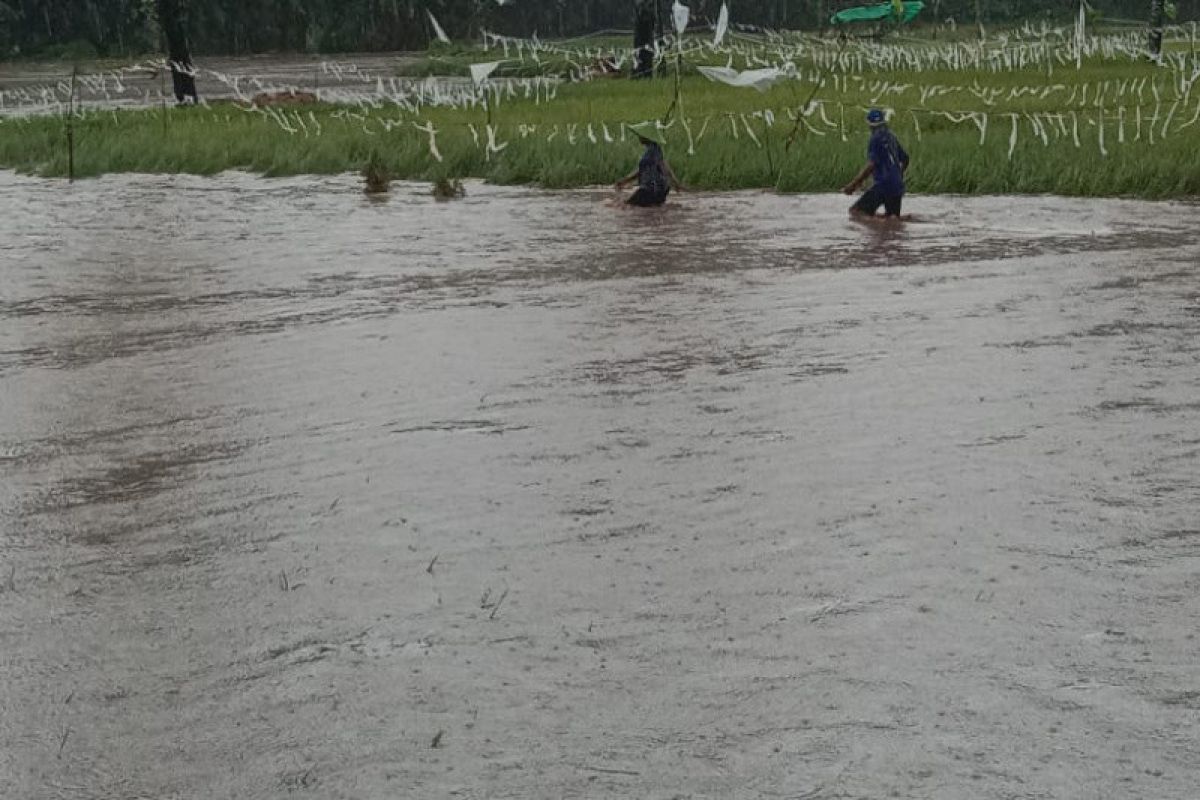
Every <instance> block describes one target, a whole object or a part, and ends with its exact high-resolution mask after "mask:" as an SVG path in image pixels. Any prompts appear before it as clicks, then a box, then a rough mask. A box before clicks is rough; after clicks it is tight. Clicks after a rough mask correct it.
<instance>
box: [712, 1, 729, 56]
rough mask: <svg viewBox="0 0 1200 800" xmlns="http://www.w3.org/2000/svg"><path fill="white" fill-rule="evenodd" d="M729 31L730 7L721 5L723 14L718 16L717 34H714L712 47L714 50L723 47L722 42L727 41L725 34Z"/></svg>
mask: <svg viewBox="0 0 1200 800" xmlns="http://www.w3.org/2000/svg"><path fill="white" fill-rule="evenodd" d="M727 30H729V6H728V5H726V4H725V3H721V13H719V14H718V15H717V32H716V33H715V34H713V44H712V46H713V47H714V48H716V47H720V46H721V42H722V41H724V40H725V32H726V31H727ZM731 55H732V54H731Z"/></svg>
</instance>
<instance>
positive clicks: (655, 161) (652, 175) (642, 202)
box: [616, 123, 683, 206]
mask: <svg viewBox="0 0 1200 800" xmlns="http://www.w3.org/2000/svg"><path fill="white" fill-rule="evenodd" d="M629 129H630V130H632V131H633V132H634V133H635V134H637V137H638V141H640V142H641V143H642V146H643V147H645V150H644V151H643V152H642V158H641V160H640V161H638V166H637V169H636V170H634V171H633V172H631V173H629V174H628V175H626V176H625V177H624V178H622V179H621V180H619V181H617V186H616V188H617V191H621V190H622V189H624V188H625V186H626V185H627V184H628V183H630V182H631V181H633V180H634V179H636V180H637V182H638V188H637V189H636V190H635V191H634V193H633V194H631V195H630V196H629V199H628V200H626V201H625V202H626V203H627V204H628V205H631V206H661V205H662V204H663V203H665V202H666V201H667V195H668V194H670V193H671V189H672V188H675V189H679V190H682V189H683V186H682V185H681V184H680V183H679V179H678V178H676V177H675V173H674V172H673V171H672V170H671V165H670V164H668V163H667V157H666V156H665V155H663V151H662V145H661V144H660V143H659V138H660V134H659V132H658V127H657V126H656V125H654V124H653V123H642V124H641V125H630V126H629Z"/></svg>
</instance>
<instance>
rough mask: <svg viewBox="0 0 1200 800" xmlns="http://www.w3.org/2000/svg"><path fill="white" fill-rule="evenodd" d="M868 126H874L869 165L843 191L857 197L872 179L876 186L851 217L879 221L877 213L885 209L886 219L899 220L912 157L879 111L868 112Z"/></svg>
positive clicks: (868, 155) (868, 148) (863, 197)
mask: <svg viewBox="0 0 1200 800" xmlns="http://www.w3.org/2000/svg"><path fill="white" fill-rule="evenodd" d="M867 124H868V125H870V126H871V141H870V143H869V144H868V145H867V165H866V166H865V167H863V169H862V172H860V173H858V175H856V176H855V177H854V180H852V181H850V183H848V184H846V185H845V187H843V189H842V191H843V192H845V193H846V194H854V192H855V191H857V190H858V187H859V186H861V185H862V184H863V182H864V181H866V180H867V178H868V177H871V176H872V175H873V176H874V179H875V182H874V184H872V186H871V188H870V189H868V190H867V191H866V192H864V193H863V196H862V197H860V198H859V199H858V202H857V203H855V204H854V205H853V206H851V207H850V217H851V218H852V219H860V220H873V219H878V217H876V216H875V212H877V211H878V210H879V207H880V206H883V210H884V217H883V218H884V219H886V220H899V219H901V216H900V206H901V203H902V202H903V200H904V173H906V172H908V153H906V152H904V148H903V147H901V146H900V142H899V140H897V139H896V135H895V134H894V133H892V132H891V131H890V130H888V126H887V118H886V117H885V116H884V114H883V112H882V111H880V110H879V109H878V108H872V109H871V110H870V111H868V112H867Z"/></svg>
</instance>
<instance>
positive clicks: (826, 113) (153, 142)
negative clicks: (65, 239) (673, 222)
mask: <svg viewBox="0 0 1200 800" xmlns="http://www.w3.org/2000/svg"><path fill="white" fill-rule="evenodd" d="M920 46H923V45H920ZM489 52H491V53H492V54H493V55H494V48H493V50H492V51H489ZM805 52H806V53H808V51H805ZM479 55H480V54H479V53H475V52H468V53H466V54H465V55H464V54H463V53H458V52H450V53H448V54H447V55H446V56H445V57H448V58H460V57H461V58H464V59H471V60H474V59H477V58H478V57H479ZM439 57H442V56H441V55H440V54H439ZM709 57H711V54H710V56H709ZM805 57H806V58H810V59H819V57H818V56H814V55H813V54H812V53H808V54H807V55H806V56H805ZM549 58H550V56H547V59H549ZM465 63H469V61H464V64H465ZM815 63H816V61H809V62H805V64H804V65H803V66H802V68H799V69H798V73H797V74H798V75H799V76H800V79H799V80H785V81H781V82H780V83H777V84H776V85H775V86H774V87H772V88H771V89H770V90H769V91H767V92H765V93H759V92H755V91H753V90H748V89H739V88H734V87H730V86H727V85H724V84H720V83H714V82H710V81H708V80H707V79H705V78H703V77H699V76H691V75H685V76H684V77H683V78H682V81H681V97H682V104H681V108H680V111H679V114H678V115H676V118H675V119H673V120H672V121H671V124H670V126H669V127H668V128H667V129H666V130H665V139H666V141H665V144H664V147H665V150H666V153H667V156H668V158H669V159H670V161H671V164H672V166H673V167H674V169H675V171H676V173H677V174H678V176H679V178H680V179H681V180H682V181H683V182H684V183H685V184H687V185H689V186H692V187H695V188H698V189H743V188H745V189H750V188H767V189H776V190H778V191H783V192H815V191H834V190H836V189H837V188H838V187H840V186H841V185H843V184H844V183H845V182H846V180H848V179H849V177H850V176H852V175H853V174H854V173H855V172H856V171H857V170H858V169H859V168H861V166H862V163H863V162H864V160H865V149H866V140H867V136H868V133H869V131H868V129H867V127H866V126H865V124H863V120H862V113H863V111H864V110H865V109H866V108H868V107H870V106H882V107H885V108H889V109H891V110H892V111H893V112H894V116H893V119H892V127H893V129H894V130H895V132H896V133H897V135H898V136H899V137H900V138H901V140H902V141H903V142H904V144H905V146H906V148H907V149H908V150H909V152H910V153H911V154H912V156H913V167H912V170H911V172H910V176H909V178H910V180H909V185H910V188H911V189H912V190H913V191H916V192H939V193H966V194H999V193H1004V194H1008V193H1047V192H1050V193H1057V194H1066V195H1079V196H1114V195H1124V196H1137V197H1183V196H1194V195H1196V194H1198V193H1200V159H1197V158H1196V157H1195V144H1194V142H1195V141H1196V139H1197V138H1198V137H1197V133H1198V132H1200V84H1197V85H1196V88H1195V89H1193V86H1192V84H1190V83H1188V82H1187V81H1186V80H1185V79H1186V77H1187V76H1186V74H1184V73H1181V72H1179V71H1178V70H1173V69H1167V68H1164V67H1162V66H1158V65H1155V64H1152V63H1148V62H1145V61H1139V60H1130V59H1118V58H1102V57H1099V56H1094V57H1089V58H1087V59H1085V60H1084V61H1083V63H1082V65H1081V67H1080V68H1079V69H1076V68H1075V66H1074V63H1072V64H1071V67H1070V68H1069V69H1058V70H1057V71H1055V72H1054V74H1053V75H1048V74H1046V73H1044V72H1043V71H1042V70H1041V66H1037V65H1035V66H1031V67H1029V68H1026V69H1012V70H1004V71H996V72H992V71H980V70H969V71H964V70H955V69H950V68H948V67H947V68H935V69H926V70H924V71H914V70H911V69H907V68H896V69H892V70H890V71H887V72H881V73H877V74H876V73H863V74H860V73H857V72H842V73H840V74H836V75H835V76H834V77H833V78H830V79H828V80H826V81H825V83H824V84H823V85H820V86H819V87H817V88H816V92H815V101H816V102H815V104H814V105H813V106H812V107H811V108H809V109H806V111H807V112H808V113H807V115H806V116H804V120H803V122H796V121H794V117H795V116H796V114H797V111H798V110H799V109H800V106H801V105H803V104H804V101H805V100H806V99H808V98H809V97H810V95H811V94H812V91H813V88H814V87H815V86H816V83H815V81H817V80H818V78H820V77H823V74H822V73H821V72H820V71H818V70H817V69H815V68H814V64H815ZM692 66H693V67H694V64H693V65H692ZM499 88H500V89H501V91H499V92H498V94H492V95H490V99H489V103H488V106H487V107H485V106H484V105H483V104H482V103H476V104H474V105H471V104H461V103H460V104H458V105H439V106H433V105H423V106H420V107H415V108H414V107H410V106H404V105H400V104H393V103H388V102H380V103H376V104H374V105H367V104H363V105H362V106H361V107H354V108H346V107H339V106H334V105H326V104H320V105H315V106H308V107H306V108H305V109H303V110H296V109H283V110H254V109H242V108H239V107H237V106H233V105H216V106H212V107H208V108H205V107H197V108H169V109H166V110H157V109H155V110H136V111H117V112H108V111H106V112H99V113H97V112H89V113H87V114H83V115H81V116H78V117H76V118H75V120H74V127H75V142H76V153H75V171H76V175H77V176H79V177H87V176H95V175H101V174H104V173H110V172H188V173H195V174H203V175H210V174H214V173H217V172H220V171H222V170H228V169H240V170H248V171H251V172H256V173H260V174H264V175H294V174H329V173H341V172H368V171H369V172H371V173H372V174H376V175H380V176H382V175H386V176H389V177H390V178H392V179H409V180H421V181H430V182H438V181H454V180H458V179H462V178H467V177H475V178H482V179H485V180H488V181H493V182H496V183H505V184H532V185H540V186H544V187H549V188H567V187H576V186H587V185H599V184H608V183H611V182H612V181H613V180H615V179H616V178H618V177H619V176H621V175H623V174H627V173H628V172H629V170H630V169H631V167H632V165H633V164H634V163H635V162H636V160H637V158H638V157H639V155H640V152H641V150H640V147H639V145H638V144H637V140H636V138H635V137H634V136H633V135H632V134H630V133H629V132H628V130H627V128H626V126H627V125H630V124H634V123H638V122H643V121H646V120H658V119H661V118H662V117H663V115H664V113H665V111H666V109H667V108H668V107H669V106H670V105H671V102H672V99H673V97H674V82H673V81H671V80H654V81H629V80H593V81H587V82H581V83H564V84H561V85H559V86H558V87H557V89H556V90H555V96H554V97H553V98H552V99H549V100H548V99H547V98H546V96H545V92H544V89H543V90H539V93H534V94H532V95H531V96H530V97H526V96H525V95H524V93H523V92H521V91H515V92H514V94H515V96H510V95H509V93H508V92H507V91H506V90H504V86H503V85H502V84H501V85H500V86H499ZM685 123H686V127H685ZM1014 124H1015V134H1014ZM489 126H490V127H489ZM429 130H432V131H433V132H434V135H433V142H432V146H431V142H430V136H429V133H428V131H429ZM793 134H794V135H793ZM790 140H791V146H790V147H789V146H788V143H789V141H790ZM0 167H7V168H13V169H17V170H20V171H23V172H27V173H34V174H40V175H46V176H63V175H65V174H66V172H67V155H66V149H65V136H64V132H63V121H62V119H61V118H58V117H53V118H52V117H30V118H3V119H0Z"/></svg>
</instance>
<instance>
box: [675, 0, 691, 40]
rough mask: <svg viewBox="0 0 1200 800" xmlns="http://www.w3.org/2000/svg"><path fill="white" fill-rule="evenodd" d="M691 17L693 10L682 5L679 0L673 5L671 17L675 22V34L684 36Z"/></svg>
mask: <svg viewBox="0 0 1200 800" xmlns="http://www.w3.org/2000/svg"><path fill="white" fill-rule="evenodd" d="M689 16H691V9H689V8H688V7H687V6H685V5H682V4H681V3H680V2H679V0H675V2H674V3H673V4H672V5H671V17H672V18H673V19H674V21H675V33H676V34H678V35H679V36H683V32H684V31H686V30H687V26H688V17H689Z"/></svg>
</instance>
